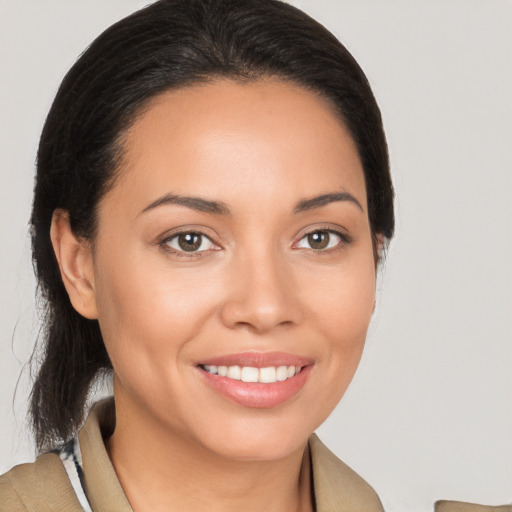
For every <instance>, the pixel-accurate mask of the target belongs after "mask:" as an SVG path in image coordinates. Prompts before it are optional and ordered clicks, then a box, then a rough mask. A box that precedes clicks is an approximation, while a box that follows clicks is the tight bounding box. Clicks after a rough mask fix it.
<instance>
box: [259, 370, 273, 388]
mask: <svg viewBox="0 0 512 512" xmlns="http://www.w3.org/2000/svg"><path fill="white" fill-rule="evenodd" d="M276 380H277V370H276V369H275V368H274V367H273V366H269V367H268V368H260V378H259V382H263V383H265V384H270V383H272V382H275V381H276Z"/></svg>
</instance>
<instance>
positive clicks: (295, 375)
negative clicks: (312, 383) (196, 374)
mask: <svg viewBox="0 0 512 512" xmlns="http://www.w3.org/2000/svg"><path fill="white" fill-rule="evenodd" d="M311 367H312V361H311V360H310V359H308V358H304V357H298V356H294V355H292V354H287V353H281V352H272V353H256V352H248V353H244V354H231V355H228V356H223V357H218V358H215V359H210V360H208V361H205V362H203V363H201V364H199V365H198V368H199V369H200V371H201V375H202V376H203V378H204V379H205V381H206V383H207V384H208V385H209V386H210V387H211V388H213V389H214V390H215V391H217V392H219V393H220V394H221V395H223V396H224V397H226V398H228V399H229V400H230V401H233V402H235V403H237V404H238V405H242V406H244V407H256V408H270V407H275V406H277V405H280V404H282V403H284V402H286V401H287V400H289V399H290V398H292V397H293V396H294V395H296V394H297V393H298V392H299V391H300V390H301V389H302V388H303V387H304V385H305V383H306V381H307V378H308V376H309V374H310V370H311Z"/></svg>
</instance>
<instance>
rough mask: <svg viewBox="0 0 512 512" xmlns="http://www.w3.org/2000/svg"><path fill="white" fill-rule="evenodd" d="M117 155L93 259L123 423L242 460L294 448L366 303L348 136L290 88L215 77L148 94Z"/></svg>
mask: <svg viewBox="0 0 512 512" xmlns="http://www.w3.org/2000/svg"><path fill="white" fill-rule="evenodd" d="M124 148H125V150H126V153H125V156H124V159H123V162H122V165H121V170H120V176H119V178H118V180H117V181H116V183H115V185H114V187H113V188H112V189H111V190H110V191H109V192H108V193H107V194H106V195H105V197H104V198H103V199H102V200H101V202H100V205H99V224H98V225H99V228H98V234H97V239H96V243H95V246H94V253H93V265H94V267H93V270H94V282H93V289H94V293H95V301H96V308H97V316H98V319H99V322H100V326H101V330H102V333H103V336H104V339H105V344H106V346H107V350H108V353H109V355H110V358H111V360H112V363H113V366H114V369H115V394H116V401H117V405H118V407H119V408H122V411H123V415H122V416H120V418H124V419H125V420H126V421H128V420H130V421H132V420H133V421H134V422H135V423H136V424H137V425H138V426H140V425H143V428H145V429H146V430H145V432H146V433H147V432H150V431H151V432H158V435H163V436H166V435H167V436H171V437H176V438H179V439H180V440H181V441H182V442H183V441H187V442H189V443H191V446H196V447H198V448H200V449H206V450H210V451H213V452H215V453H216V454H220V455H222V456H224V457H228V458H234V459H238V460H241V459H243V460H246V459H265V460H269V459H276V458H280V457H283V456H285V455H286V454H288V453H291V452H292V451H294V450H297V449H299V447H301V446H303V444H304V443H305V442H306V440H307V438H308V436H309V435H310V434H311V433H312V432H313V431H314V430H315V429H316V428H317V427H318V426H319V425H320V424H321V423H322V422H323V421H324V420H325V418H326V417H327V416H328V415H329V413H330V412H331V411H332V410H333V408H334V407H335V405H336V404H337V402H338V401H339V400H340V398H341V396H342V395H343V393H344V392H345V390H346V388H347V386H348V384H349V382H350V380H351V379H352V377H353V375H354V372H355V370H356V367H357V365H358V362H359V360H360V357H361V352H362V350H363V345H364V340H365V336H366V331H367V327H368V323H369V321H370V317H371V315H372V311H373V307H374V293H375V264H374V258H373V251H372V238H371V233H370V227H369V222H368V212H367V202H366V192H365V182H364V176H363V170H362V167H361V163H360V160H359V157H358V154H357V151H356V148H355V145H354V143H353V141H352V139H351V137H350V136H349V134H348V132H347V130H346V129H345V128H344V126H343V125H342V124H341V123H340V121H339V120H338V118H337V117H336V116H335V115H334V114H333V112H332V111H331V110H330V108H329V106H328V105H327V104H326V103H324V102H323V101H322V100H320V99H319V98H318V97H317V96H316V95H314V94H313V93H311V92H308V91H305V90H303V89H301V88H298V87H296V86H293V85H290V84H285V83H281V82H276V81H262V82H253V83H248V84H239V83H234V82H230V81H218V82H214V83H210V84H205V85H198V86H193V87H190V88H185V89H180V90H178V91H172V92H167V93H165V94H162V95H161V96H159V97H158V98H156V99H155V100H154V101H153V102H152V104H151V105H150V106H149V108H148V109H146V110H145V111H144V113H143V114H142V115H141V116H140V117H139V118H138V119H137V120H136V122H135V123H134V125H133V126H132V128H131V129H130V130H129V132H128V133H127V135H126V137H125V139H124ZM240 379H242V380H240ZM246 381H249V382H246ZM121 421H122V420H121ZM118 427H119V428H121V425H118ZM147 429H149V430H147Z"/></svg>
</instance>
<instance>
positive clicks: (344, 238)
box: [158, 227, 352, 258]
mask: <svg viewBox="0 0 512 512" xmlns="http://www.w3.org/2000/svg"><path fill="white" fill-rule="evenodd" d="M315 233H328V234H329V235H335V236H337V237H338V238H339V239H340V242H339V243H337V244H336V245H335V246H334V247H329V248H325V249H313V248H302V247H296V246H297V245H298V244H299V243H300V242H302V241H303V240H304V239H305V238H306V237H308V236H310V235H313V234H315ZM182 235H197V236H200V237H202V238H205V239H207V240H208V241H209V242H210V243H211V244H212V245H213V246H215V247H217V248H216V249H206V250H202V251H190V252H187V251H182V250H177V249H174V248H173V247H170V245H169V244H170V243H171V242H172V241H173V240H175V239H177V238H178V237H179V236H182ZM351 242H352V238H351V237H350V236H349V235H347V234H346V233H342V232H341V231H338V230H335V229H332V228H327V227H325V228H324V227H317V228H315V229H313V230H311V231H307V232H305V233H304V234H302V236H301V237H300V238H299V240H298V241H297V242H295V243H294V244H293V246H292V247H293V248H295V249H298V250H300V249H305V250H307V251H313V252H314V253H315V254H319V255H327V254H330V253H332V252H334V251H337V250H340V249H342V248H343V247H344V246H346V245H347V244H350V243H351ZM202 243H203V241H202V242H201V245H202ZM158 246H159V247H160V248H161V249H163V250H164V251H166V252H170V253H172V254H174V255H176V256H178V257H182V258H194V257H195V258H197V257H200V256H201V255H202V253H205V252H208V251H209V250H215V251H217V250H219V249H220V248H219V246H218V244H216V243H215V242H214V241H213V240H212V239H211V238H210V237H209V236H208V235H207V234H206V233H203V232H202V231H200V230H185V231H180V232H177V233H173V234H172V235H171V236H168V237H166V238H164V239H163V240H161V241H160V242H159V243H158Z"/></svg>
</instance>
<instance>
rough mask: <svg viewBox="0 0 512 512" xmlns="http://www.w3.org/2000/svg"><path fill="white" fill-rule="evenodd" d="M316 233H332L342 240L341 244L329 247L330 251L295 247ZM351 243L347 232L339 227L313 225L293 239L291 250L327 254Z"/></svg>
mask: <svg viewBox="0 0 512 512" xmlns="http://www.w3.org/2000/svg"><path fill="white" fill-rule="evenodd" d="M317 231H324V232H327V233H332V234H334V235H336V236H339V237H340V238H341V240H342V243H341V244H338V245H337V246H336V247H331V248H330V249H306V248H302V247H296V246H297V244H298V243H299V242H301V241H302V240H303V239H304V238H305V237H307V236H308V235H310V234H312V233H316V232H317ZM352 241H353V238H352V237H351V236H350V235H349V234H348V232H347V230H346V229H344V228H342V227H341V226H333V225H332V224H331V225H322V224H320V225H318V224H317V225H314V226H308V227H307V228H305V229H303V230H302V231H301V232H300V233H299V234H298V235H297V237H296V238H295V241H294V242H293V244H292V247H293V248H296V249H299V250H300V249H304V250H311V251H314V252H318V253H321V252H329V251H333V250H336V249H339V248H340V247H343V246H345V245H347V244H350V243H351V242H352Z"/></svg>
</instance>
